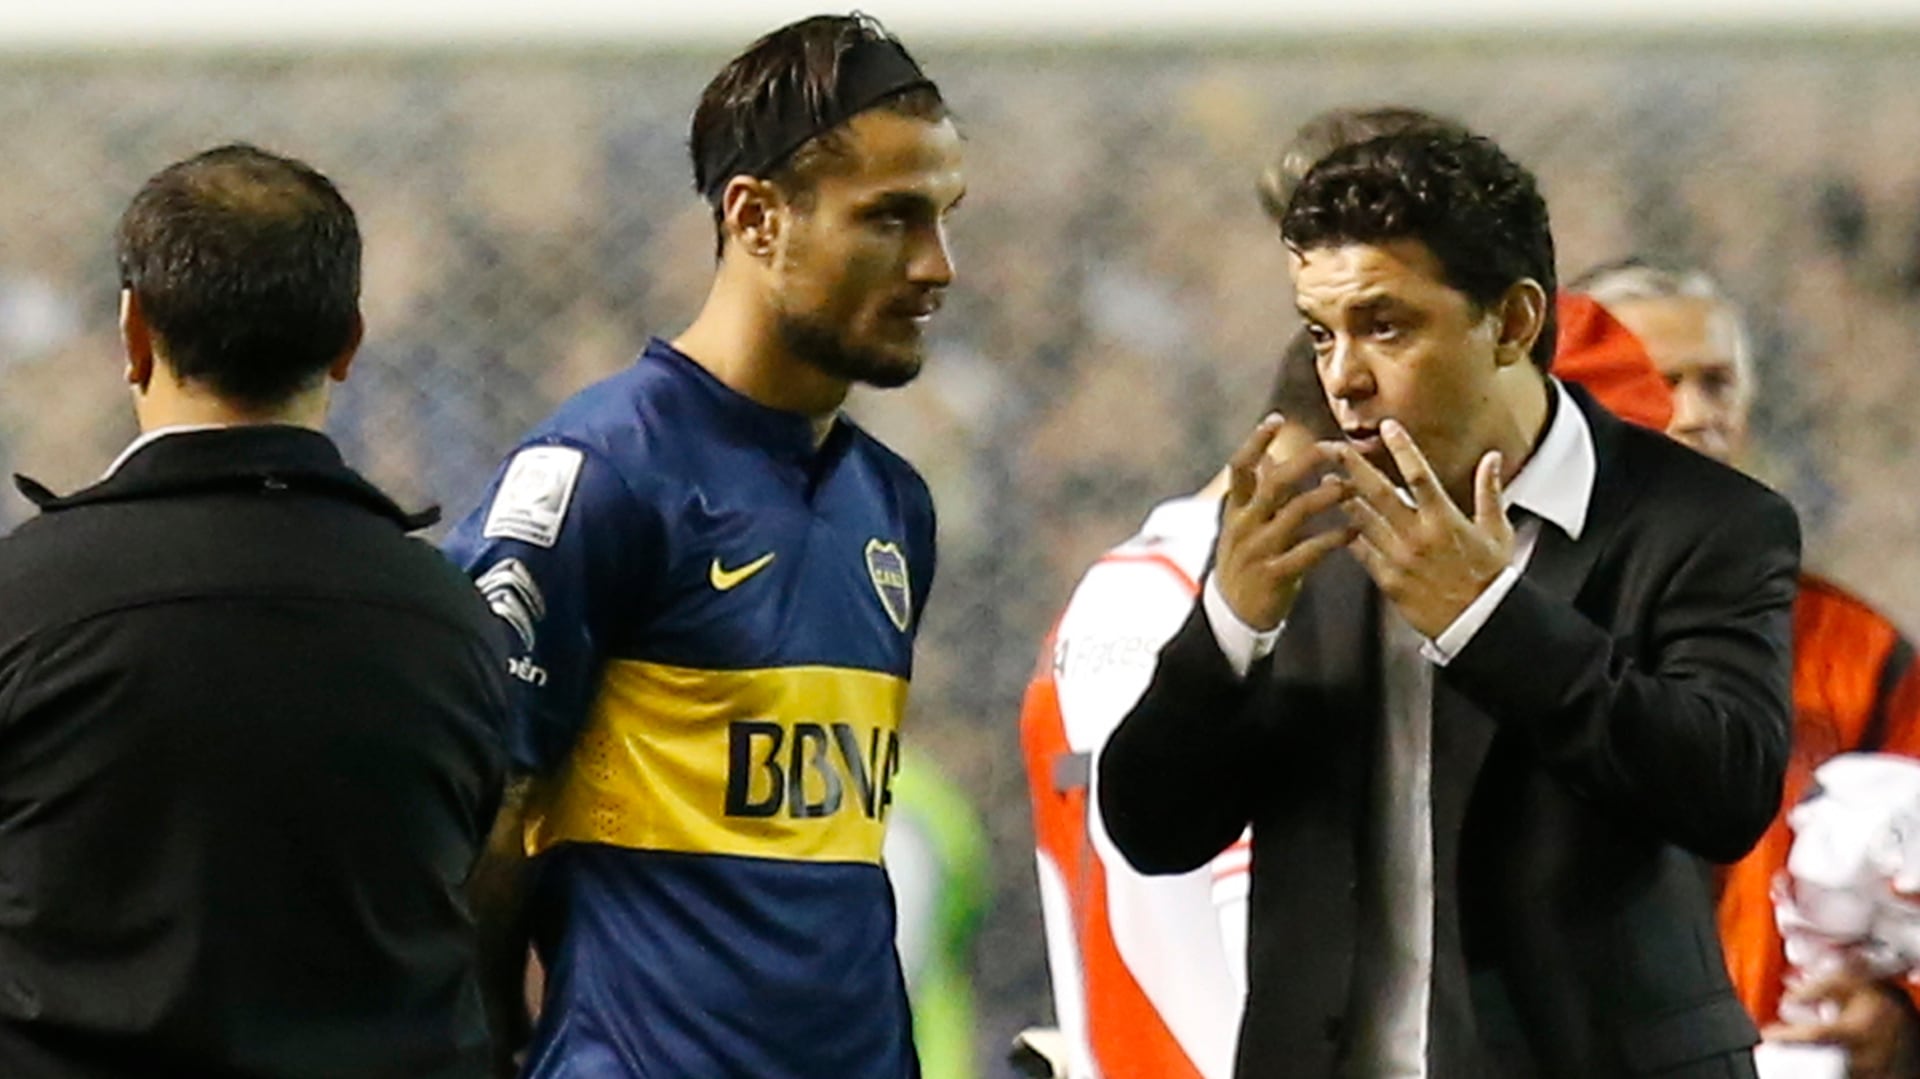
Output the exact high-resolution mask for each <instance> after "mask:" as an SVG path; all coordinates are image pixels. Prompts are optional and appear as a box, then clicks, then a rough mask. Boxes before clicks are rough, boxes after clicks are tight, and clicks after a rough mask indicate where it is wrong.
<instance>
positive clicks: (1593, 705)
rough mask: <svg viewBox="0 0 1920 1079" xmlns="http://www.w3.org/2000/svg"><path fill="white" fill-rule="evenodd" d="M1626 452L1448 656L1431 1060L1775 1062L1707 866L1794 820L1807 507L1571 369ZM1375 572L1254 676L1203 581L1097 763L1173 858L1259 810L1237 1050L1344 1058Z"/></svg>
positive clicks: (1364, 855) (1525, 1072)
mask: <svg viewBox="0 0 1920 1079" xmlns="http://www.w3.org/2000/svg"><path fill="white" fill-rule="evenodd" d="M1570 389H1571V390H1572V392H1573V394H1574V395H1575V399H1576V400H1577V402H1578V403H1579V406H1580V407H1581V409H1582V411H1583V412H1584V413H1585V415H1586V417H1587V420H1588V423H1589V426H1590V428H1591V430H1592V434H1593V439H1594V446H1595V451H1596V455H1597V458H1598V462H1597V463H1598V469H1597V475H1596V477H1595V481H1594V491H1593V497H1592V500H1591V502H1590V505H1589V512H1588V518H1587V524H1586V527H1585V529H1584V530H1583V533H1582V536H1581V538H1580V540H1579V541H1578V542H1573V541H1571V540H1569V539H1568V538H1567V536H1566V535H1565V534H1564V533H1562V532H1561V531H1560V530H1559V529H1558V528H1557V527H1556V526H1554V525H1552V524H1548V523H1544V522H1543V524H1542V527H1541V535H1540V538H1539V541H1538V544H1537V546H1536V548H1535V551H1534V555H1533V559H1532V561H1531V562H1530V563H1529V565H1528V567H1527V570H1526V573H1525V574H1524V575H1523V577H1522V578H1521V580H1520V582H1519V583H1518V584H1517V585H1516V586H1515V587H1514V589H1513V591H1512V592H1511V593H1509V594H1508V595H1507V596H1506V598H1505V599H1504V600H1502V601H1501V603H1500V604H1499V606H1498V607H1497V608H1496V609H1495V611H1494V613H1493V615H1492V617H1491V618H1490V619H1489V621H1488V622H1487V623H1486V624H1485V625H1484V626H1483V627H1482V629H1481V630H1480V631H1479V633H1478V634H1477V635H1476V636H1475V637H1474V638H1473V640H1472V641H1471V643H1470V644H1468V645H1467V646H1466V648H1464V649H1463V650H1462V651H1461V652H1460V654H1459V655H1458V656H1456V657H1455V658H1454V660H1453V661H1452V662H1451V663H1450V664H1449V665H1448V666H1446V667H1444V668H1441V669H1439V670H1438V671H1436V673H1435V678H1434V682H1435V687H1434V719H1433V739H1434V748H1433V755H1434V766H1433V796H1432V797H1433V815H1434V817H1433V820H1434V837H1435V839H1434V842H1435V859H1434V865H1435V893H1436V894H1435V905H1436V911H1435V926H1434V929H1435V957H1434V994H1433V1004H1432V1024H1431V1026H1432V1031H1433V1034H1432V1042H1431V1048H1430V1060H1431V1062H1432V1073H1431V1074H1432V1075H1433V1076H1434V1079H1482V1077H1508V1076H1511V1077H1518V1076H1540V1077H1543V1079H1583V1077H1593V1079H1618V1077H1620V1076H1630V1075H1672V1076H1689V1077H1693V1076H1699V1077H1706V1076H1741V1075H1750V1074H1751V1067H1752V1065H1751V1060H1750V1056H1749V1051H1748V1050H1749V1047H1750V1046H1751V1045H1752V1044H1753V1043H1754V1042H1755V1041H1756V1034H1755V1031H1754V1027H1753V1024H1752V1022H1751V1021H1750V1020H1749V1019H1748V1018H1747V1016H1746V1015H1745V1013H1744V1012H1743V1011H1742V1010H1741V1008H1740V1005H1739V1003H1738V1002H1737V1000H1736V999H1735V997H1734V996H1733V993H1732V990H1731V988H1730V986H1729V984H1728V979H1727V974H1726V970H1725V966H1724V962H1723V960H1722V957H1721V952H1720V947H1719V943H1718V940H1717V937H1716V934H1715V926H1714V921H1713V914H1712V896H1711V892H1712V880H1711V871H1710V869H1709V868H1708V867H1707V865H1706V862H1707V861H1717V862H1728V861H1732V860H1735V859H1737V858H1738V857H1739V856H1740V855H1741V854H1743V853H1744V852H1745V851H1746V850H1747V849H1748V847H1750V846H1751V845H1752V843H1753V842H1754V841H1755V840H1756V839H1757V838H1758V837H1759V836H1760V834H1761V833H1762V832H1763V831H1764V830H1765V828H1766V827H1767V824H1768V822H1769V821H1770V820H1771V819H1772V817H1773V815H1774V813H1775V811H1776V809H1777V808H1778V802H1779V798H1780V785H1781V778H1782V775H1783V772H1784V769H1785V766H1786V760H1787V748H1788V731H1789V715H1790V700H1791V648H1790V643H1789V635H1790V630H1791V608H1792V604H1793V598H1794V587H1795V583H1794V582H1795V574H1796V571H1797V567H1798V562H1799V528H1798V524H1797V521H1796V519H1795V517H1794V514H1793V511H1792V510H1791V508H1789V507H1788V506H1787V504H1786V503H1785V502H1784V501H1782V500H1781V499H1780V498H1779V497H1778V496H1777V495H1775V494H1773V493H1772V492H1770V491H1768V490H1766V489H1765V488H1763V487H1761V486H1760V485H1759V484H1757V483H1754V482H1752V481H1751V480H1748V479H1747V478H1745V477H1743V476H1741V475H1739V474H1738V473H1736V472H1734V471H1733V470H1731V469H1728V468H1726V467H1724V466H1722V465H1719V464H1717V463H1715V462H1713V461H1710V460H1708V459H1707V458H1705V457H1702V456H1700V455H1698V454H1695V453H1693V452H1692V451H1690V450H1687V449H1685V448H1683V447H1681V446H1680V445H1678V444H1677V443H1674V442H1672V441H1669V440H1668V439H1666V438H1664V437H1663V436H1660V435H1657V434H1654V433H1651V432H1648V431H1644V430H1641V429H1639V428H1636V427H1631V426H1629V425H1627V424H1624V423H1622V422H1620V421H1619V420H1617V419H1615V418H1614V417H1613V416H1611V415H1610V414H1608V413H1607V412H1605V411H1604V410H1603V409H1601V408H1599V407H1598V406H1596V405H1594V404H1593V403H1592V401H1591V399H1590V398H1588V397H1587V396H1586V395H1585V394H1584V393H1583V392H1582V391H1580V390H1579V389H1578V388H1577V387H1570ZM1376 599H1377V593H1375V592H1374V591H1373V589H1372V585H1371V583H1370V582H1369V581H1368V580H1367V579H1366V577H1365V575H1364V573H1363V572H1362V571H1361V570H1360V568H1359V566H1358V565H1357V564H1356V563H1355V562H1353V561H1352V560H1351V559H1349V558H1347V557H1346V555H1345V554H1344V552H1342V553H1340V554H1338V555H1336V556H1335V557H1334V558H1332V559H1329V560H1328V561H1327V562H1325V563H1323V564H1322V565H1321V567H1319V568H1318V569H1316V570H1315V571H1314V572H1313V573H1312V574H1311V575H1310V576H1309V578H1308V580H1307V582H1306V584H1305V587H1304V588H1303V590H1302V593H1301V596H1300V598H1299V601H1298V603H1297V604H1296V606H1295V607H1294V610H1293V611H1292V613H1291V615H1290V616H1289V619H1288V622H1287V625H1286V628H1285V630H1284V631H1283V632H1282V633H1281V636H1280V640H1279V644H1278V646H1277V647H1276V649H1275V652H1274V655H1273V656H1272V657H1271V659H1270V660H1268V661H1265V662H1263V663H1262V664H1260V665H1257V666H1256V667H1255V669H1254V671H1253V672H1252V673H1251V674H1250V675H1249V677H1247V678H1246V679H1244V680H1243V679H1239V678H1236V677H1235V676H1234V674H1233V672H1232V670H1231V668H1230V667H1229V666H1228V664H1227V662H1226V660H1225V658H1224V657H1223V656H1222V655H1221V654H1220V650H1219V647H1218V645H1217V644H1216V642H1215V639H1214V636H1213V632H1212V628H1211V627H1210V626H1209V625H1208V624H1207V621H1206V618H1205V616H1204V614H1203V613H1202V612H1201V610H1200V608H1199V607H1198V606H1197V605H1196V607H1195V610H1194V613H1193V615H1192V616H1190V617H1189V619H1188V621H1187V623H1186V625H1185V626H1184V627H1183V628H1182V629H1181V630H1180V632H1179V633H1178V634H1177V635H1176V636H1175V637H1174V638H1173V640H1172V641H1171V642H1169V643H1168V645H1167V646H1166V648H1165V649H1164V651H1162V653H1161V656H1160V663H1159V667H1158V669H1157V671H1156V673H1155V676H1154V678H1153V681H1152V683H1151V685H1150V686H1149V688H1148V689H1147V691H1146V693H1145V695H1144V696H1143V697H1142V698H1141V700H1140V701H1139V703H1138V704H1137V705H1136V706H1135V707H1134V709H1133V710H1132V712H1131V713H1129V714H1128V716H1127V717H1126V719H1125V720H1124V721H1123V722H1122V723H1121V725H1120V727H1119V729H1118V730H1117V731H1116V732H1115V733H1114V735H1113V737H1112V739H1111V741H1110V742H1109V743H1108V746H1107V749H1106V752H1105V753H1104V754H1103V756H1102V758H1101V761H1100V765H1099V769H1100V771H1099V779H1100V782H1099V797H1100V806H1101V811H1102V813H1103V815H1104V819H1105V822H1106V825H1107V828H1108V830H1109V832H1110V833H1111V835H1112V837H1113V840H1114V842H1115V843H1116V844H1117V845H1118V846H1119V848H1120V850H1121V851H1122V852H1123V853H1124V854H1125V855H1126V856H1127V858H1128V859H1129V860H1130V861H1132V862H1133V864H1134V865H1135V866H1136V867H1137V868H1139V869H1141V870H1142V871H1144V872H1150V873H1151V872H1179V871H1184V870H1188V869H1191V868H1194V867H1196V866H1199V865H1201V864H1204V863H1205V862H1206V861H1207V860H1208V859H1209V858H1211V857H1212V856H1213V855H1214V854H1215V853H1217V852H1218V851H1219V850H1221V849H1222V848H1223V847H1225V846H1226V845H1227V844H1228V843H1230V842H1232V841H1233V839H1234V838H1235V837H1236V836H1237V835H1238V834H1239V833H1240V831H1241V830H1242V829H1243V828H1244V827H1245V826H1246V825H1247V824H1248V823H1249V822H1251V823H1252V826H1253V883H1252V896H1251V899H1250V918H1251V925H1250V931H1249V975H1248V977H1249V997H1248V1003H1247V1014H1246V1018H1245V1020H1244V1022H1243V1025H1242V1030H1241V1043H1240V1051H1239V1058H1238V1059H1239V1063H1238V1074H1239V1075H1240V1076H1241V1077H1243V1079H1252V1077H1265V1076H1287V1077H1295V1076H1299V1077H1308V1079H1312V1077H1318V1076H1330V1075H1333V1074H1335V1072H1336V1068H1337V1067H1338V1066H1339V1062H1340V1060H1341V1059H1342V1054H1343V1053H1344V1052H1345V1050H1346V1048H1347V1046H1346V1038H1345V1035H1346V1032H1347V1031H1348V1029H1350V1024H1348V1023H1347V1021H1346V1011H1347V1009H1348V1007H1349V993H1350V990H1351V983H1352V977H1353V969H1354V963H1355V959H1356V956H1357V955H1359V954H1360V952H1361V951H1363V950H1364V949H1366V948H1367V947H1368V946H1369V944H1370V943H1371V942H1369V941H1367V940H1363V939H1358V937H1357V933H1356V926H1357V925H1359V924H1362V923H1361V919H1362V917H1363V914H1364V911H1365V910H1366V907H1367V904H1368V903H1370V902H1372V901H1373V898H1374V897H1375V896H1377V895H1378V894H1379V891H1378V885H1379V884H1380V883H1381V882H1380V881H1379V880H1378V879H1377V872H1376V870H1375V860H1374V859H1372V858H1371V857H1370V856H1369V852H1368V850H1367V839H1366V836H1367V819H1368V813H1369V806H1370V804H1371V794H1370V791H1371V782H1372V770H1373V768H1374V765H1375V761H1376V759H1377V758H1378V756H1379V750H1378V747H1377V744H1376V739H1377V738H1378V735H1379V732H1380V729H1381V713H1380V688H1379V677H1378V669H1379V632H1378V626H1377V621H1378V619H1377V615H1376Z"/></svg>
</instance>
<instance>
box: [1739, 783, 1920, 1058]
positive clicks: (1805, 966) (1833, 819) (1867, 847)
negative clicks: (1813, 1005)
mask: <svg viewBox="0 0 1920 1079" xmlns="http://www.w3.org/2000/svg"><path fill="white" fill-rule="evenodd" d="M1813 780H1814V789H1813V793H1812V794H1810V795H1808V797H1807V798H1806V799H1804V800H1803V801H1801V803H1800V804H1799V805H1797V806H1794V807H1793V809H1792V810H1790V811H1789V812H1788V813H1787V824H1788V826H1789V827H1791V828H1792V829H1793V837H1794V838H1793V848H1792V850H1791V851H1790V852H1789V853H1788V855H1787V869H1786V872H1785V873H1784V874H1783V875H1782V877H1781V878H1780V879H1778V880H1776V881H1775V882H1774V897H1773V898H1774V919H1775V921H1776V922H1777V923H1778V925H1779V926H1780V935H1781V936H1782V937H1783V938H1784V939H1785V940H1786V945H1787V962H1788V963H1789V964H1791V965H1792V966H1793V968H1794V972H1795V974H1796V975H1798V977H1800V978H1802V979H1808V978H1820V977H1824V976H1825V975H1827V974H1828V973H1831V972H1833V971H1835V970H1837V969H1839V968H1840V967H1841V966H1842V965H1844V964H1845V963H1847V962H1848V961H1849V960H1851V961H1854V962H1857V963H1859V964H1861V965H1862V967H1863V968H1864V969H1865V970H1866V971H1867V972H1868V973H1870V974H1871V975H1873V976H1874V977H1880V978H1890V977H1898V976H1906V975H1908V974H1909V973H1910V972H1912V971H1913V970H1914V969H1915V968H1917V967H1920V761H1914V760H1912V759H1910V758H1907V757H1896V756H1892V755H1890V754H1886V753H1844V754H1841V755H1840V756H1838V757H1835V758H1833V759H1832V760H1829V761H1828V762H1826V763H1825V764H1823V765H1821V766H1820V767H1819V769H1818V770H1816V771H1815V772H1814V773H1813ZM1786 1018H1787V1019H1789V1020H1790V1021H1804V1020H1801V1019H1796V1017H1794V1016H1790V1015H1789V1016H1786ZM1807 1018H1812V1017H1807Z"/></svg>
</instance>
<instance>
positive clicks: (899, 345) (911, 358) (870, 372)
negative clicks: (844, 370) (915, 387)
mask: <svg viewBox="0 0 1920 1079" xmlns="http://www.w3.org/2000/svg"><path fill="white" fill-rule="evenodd" d="M856 354H857V355H858V356H859V363H858V366H859V368H860V373H859V380H860V381H861V382H863V383H866V384H867V385H869V386H875V387H878V388H880V389H883V390H890V389H894V388H896V387H899V386H904V385H906V384H907V383H909V382H912V381H913V380H914V379H916V378H918V377H920V368H921V367H922V366H924V365H925V364H926V358H927V346H926V342H925V341H924V340H923V339H922V338H921V335H920V329H919V327H918V326H914V327H912V331H911V332H910V333H895V334H889V335H887V339H886V340H882V341H875V342H873V343H872V344H870V345H869V346H868V347H866V348H863V349H860V350H858V352H857V353H856Z"/></svg>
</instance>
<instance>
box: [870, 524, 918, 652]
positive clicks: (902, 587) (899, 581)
mask: <svg viewBox="0 0 1920 1079" xmlns="http://www.w3.org/2000/svg"><path fill="white" fill-rule="evenodd" d="M867 576H869V577H871V578H873V590H874V591H875V592H876V593H878V594H879V596H880V605H881V606H882V607H885V608H886V609H887V617H888V618H891V619H893V624H894V625H895V626H898V627H899V628H900V632H902V633H905V632H906V631H907V623H908V622H910V621H912V620H913V591H912V589H911V588H909V587H908V585H907V559H906V557H905V556H904V555H902V554H901V553H900V548H899V547H898V546H897V545H895V544H891V543H882V542H880V541H879V540H878V539H870V540H868V541H867Z"/></svg>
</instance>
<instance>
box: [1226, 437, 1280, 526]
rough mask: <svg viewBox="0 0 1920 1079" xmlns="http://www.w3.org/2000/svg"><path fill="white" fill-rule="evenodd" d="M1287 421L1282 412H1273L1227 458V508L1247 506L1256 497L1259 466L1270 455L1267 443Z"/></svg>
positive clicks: (1233, 508)
mask: <svg viewBox="0 0 1920 1079" xmlns="http://www.w3.org/2000/svg"><path fill="white" fill-rule="evenodd" d="M1285 422H1287V421H1286V418H1285V417H1283V416H1281V415H1280V413H1278V412H1270V413H1268V414H1267V417H1266V418H1265V419H1263V420H1261V421H1260V422H1259V423H1258V424H1255V425H1254V428H1253V432H1252V433H1251V434H1249V435H1248V436H1247V439H1246V441H1245V442H1242V443H1240V448H1239V449H1237V450H1234V451H1233V456H1232V457H1230V458H1228V459H1227V510H1228V511H1229V512H1231V511H1233V510H1235V509H1238V508H1239V507H1241V506H1244V505H1246V503H1247V500H1248V499H1250V498H1252V497H1253V489H1254V483H1255V481H1256V479H1257V478H1258V477H1257V476H1256V474H1255V469H1256V468H1257V467H1258V466H1259V464H1260V461H1261V459H1262V458H1264V457H1265V456H1266V455H1267V444H1268V443H1270V442H1272V441H1273V436H1274V433H1275V432H1277V431H1279V430H1280V425H1281V424H1283V423H1285Z"/></svg>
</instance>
